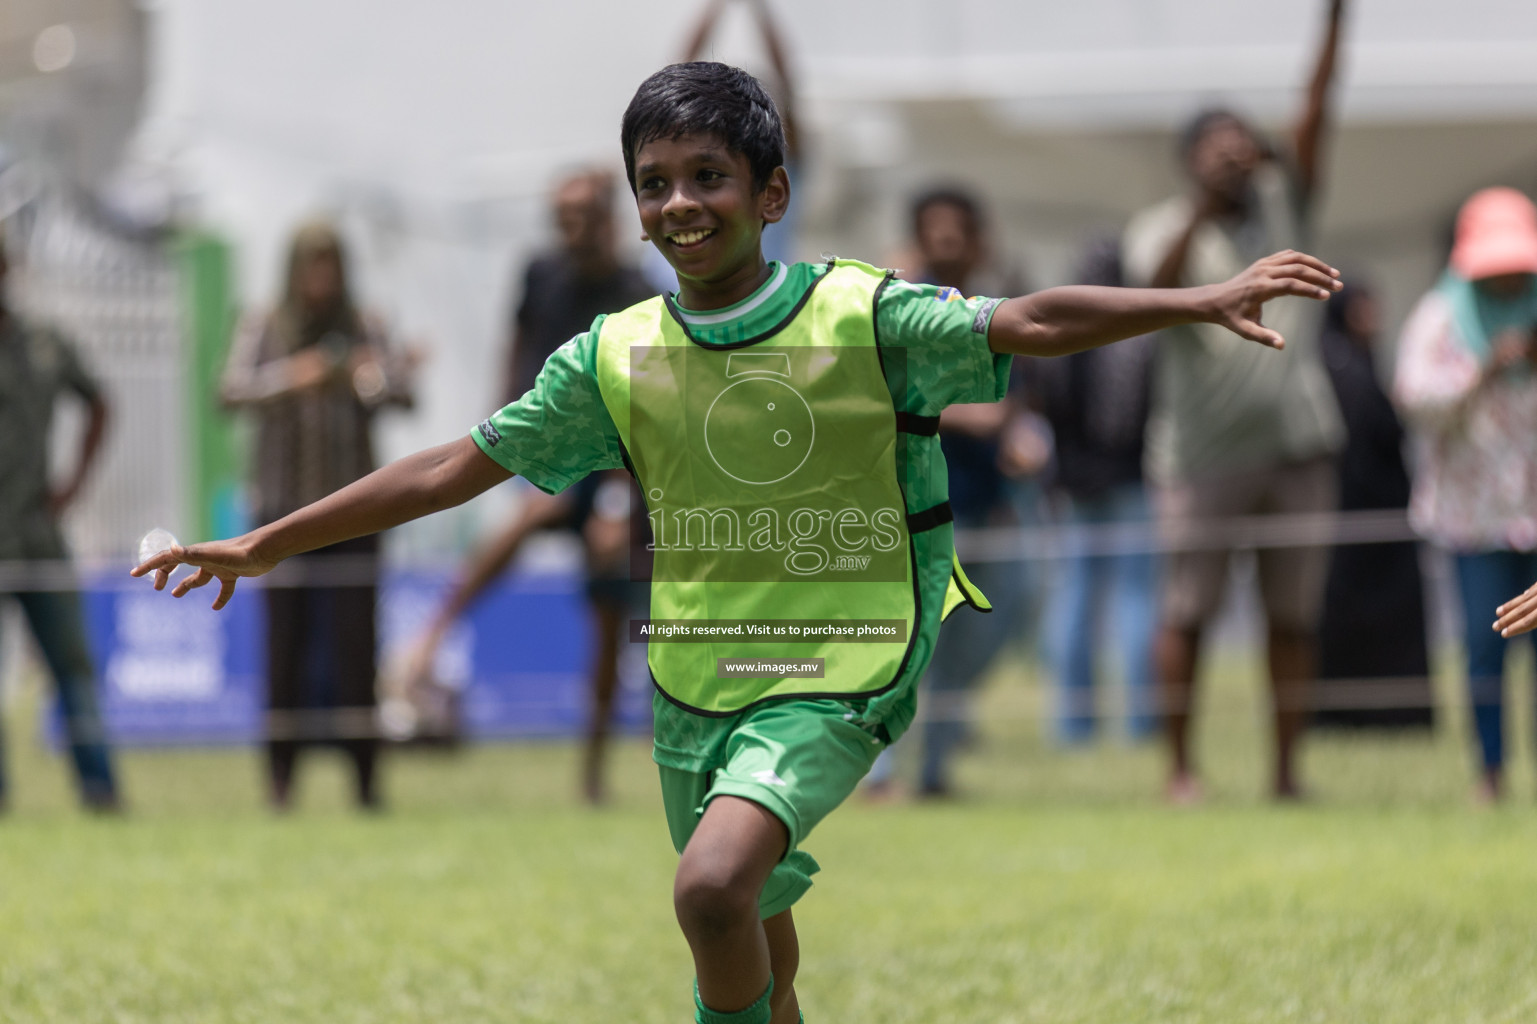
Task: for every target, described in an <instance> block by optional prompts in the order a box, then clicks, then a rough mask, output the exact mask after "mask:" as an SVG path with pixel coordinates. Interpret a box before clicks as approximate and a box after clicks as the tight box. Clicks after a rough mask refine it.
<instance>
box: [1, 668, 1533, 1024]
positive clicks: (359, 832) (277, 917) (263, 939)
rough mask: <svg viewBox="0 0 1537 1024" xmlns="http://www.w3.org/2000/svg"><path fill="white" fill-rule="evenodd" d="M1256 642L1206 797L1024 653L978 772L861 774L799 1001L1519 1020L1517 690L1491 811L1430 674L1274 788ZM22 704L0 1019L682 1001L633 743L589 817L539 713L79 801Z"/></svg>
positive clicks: (174, 768) (177, 778)
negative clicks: (355, 781)
mask: <svg viewBox="0 0 1537 1024" xmlns="http://www.w3.org/2000/svg"><path fill="white" fill-rule="evenodd" d="M1252 672H1253V669H1252V667H1251V666H1249V665H1247V664H1235V665H1232V666H1229V667H1228V669H1227V671H1225V672H1224V673H1223V676H1224V680H1223V682H1222V683H1221V684H1220V685H1215V686H1212V687H1209V689H1210V690H1211V692H1210V694H1209V698H1210V699H1209V700H1208V701H1207V703H1206V705H1205V707H1204V717H1203V724H1202V740H1201V742H1202V750H1203V756H1204V761H1205V765H1206V768H1207V773H1208V776H1209V780H1210V784H1209V791H1210V794H1211V798H1210V799H1209V801H1208V802H1207V803H1206V804H1205V805H1204V806H1202V807H1200V808H1197V809H1191V810H1172V809H1168V808H1165V807H1163V806H1161V805H1160V803H1159V801H1158V799H1157V794H1158V783H1159V779H1160V770H1161V759H1160V757H1159V756H1158V753H1157V752H1156V751H1155V750H1148V749H1131V748H1127V747H1124V746H1118V745H1116V744H1114V743H1110V744H1106V745H1104V746H1101V747H1098V748H1096V749H1093V750H1088V751H1079V752H1072V753H1062V752H1058V751H1055V750H1052V749H1051V748H1050V747H1049V746H1047V745H1045V744H1044V743H1043V742H1042V741H1041V740H1040V738H1039V733H1040V722H1039V720H1038V716H1037V715H1036V710H1037V709H1038V707H1039V704H1040V694H1039V692H1038V690H1037V689H1036V688H1035V686H1034V685H1033V681H1032V678H1031V677H1030V676H1029V675H1028V674H1027V673H1025V672H1023V671H1022V670H1020V669H1017V668H1015V669H1009V670H1005V671H1002V672H1000V673H999V675H998V676H997V677H996V678H995V679H994V680H993V682H992V685H991V686H990V687H989V689H988V691H987V693H986V695H985V698H984V701H983V710H984V713H985V714H986V715H987V720H986V724H985V726H984V729H983V736H982V740H981V742H980V743H979V744H978V745H977V748H976V749H975V750H974V751H972V752H971V753H970V754H969V755H968V756H967V757H966V759H965V761H964V763H963V764H962V766H961V767H962V772H961V782H962V785H963V788H964V790H965V793H966V798H965V799H963V800H960V801H958V802H954V803H950V804H945V805H929V804H900V805H881V806H872V805H869V804H863V803H857V802H856V803H853V804H851V805H850V806H848V807H846V808H845V809H843V810H842V811H840V812H839V813H838V814H836V815H834V817H833V818H832V819H830V820H829V821H828V822H827V823H826V824H824V825H823V826H822V827H821V828H820V829H819V830H818V831H817V833H815V834H814V835H813V836H812V838H811V841H810V842H809V843H808V844H807V846H808V848H809V849H810V850H811V851H812V852H813V853H815V854H816V856H817V857H818V858H819V859H820V860H821V862H822V865H823V874H822V875H821V876H820V880H819V884H818V885H817V887H816V888H815V889H813V890H812V892H811V894H810V895H809V896H808V897H807V898H806V900H805V901H803V903H802V904H801V906H800V907H798V908H797V919H798V921H799V923H800V928H801V933H802V940H803V968H802V973H801V981H800V990H801V993H802V1005H803V1007H804V1008H805V1011H806V1019H807V1020H808V1021H809V1022H811V1024H824V1022H825V1024H830V1022H838V1024H854V1022H867V1021H868V1022H882V1024H899V1022H1006V1021H1007V1022H1015V1021H1018V1022H1025V1021H1029V1022H1036V1021H1040V1022H1047V1021H1050V1022H1075V1021H1083V1022H1088V1021H1094V1022H1101V1021H1102V1022H1123V1021H1202V1022H1205V1021H1210V1022H1219V1021H1220V1022H1224V1024H1231V1022H1245V1021H1266V1022H1270V1021H1350V1022H1364V1021H1383V1022H1434V1021H1448V1022H1449V1021H1458V1022H1465V1021H1512V1022H1516V1021H1529V1020H1534V1019H1537V941H1534V940H1537V811H1534V809H1533V807H1532V803H1533V786H1532V784H1531V776H1532V774H1533V773H1532V770H1531V767H1532V758H1531V754H1530V739H1529V731H1530V730H1529V724H1530V723H1529V722H1527V721H1525V719H1528V718H1529V717H1530V715H1529V713H1527V714H1523V715H1521V716H1520V717H1521V718H1522V719H1523V721H1522V722H1521V726H1522V728H1521V729H1520V730H1518V733H1519V735H1518V741H1517V754H1516V759H1515V763H1514V764H1513V765H1512V768H1513V770H1514V777H1513V782H1514V784H1515V785H1514V789H1515V796H1514V798H1513V800H1512V801H1511V802H1510V804H1509V805H1508V806H1506V807H1503V808H1500V809H1497V810H1493V811H1488V810H1479V809H1476V808H1474V807H1473V806H1471V804H1470V802H1469V800H1468V798H1467V794H1468V791H1469V771H1468V755H1467V748H1466V745H1465V743H1464V742H1463V740H1462V729H1463V726H1462V721H1461V718H1460V716H1458V715H1457V714H1456V708H1455V706H1454V705H1455V702H1454V701H1448V704H1449V707H1450V713H1449V715H1448V717H1447V718H1446V719H1445V720H1444V722H1445V726H1444V728H1443V729H1442V730H1440V731H1439V732H1438V733H1437V734H1436V735H1435V736H1424V735H1422V736H1418V737H1400V738H1395V739H1381V738H1375V739H1374V738H1350V737H1333V736H1324V737H1319V738H1316V739H1315V740H1314V741H1312V743H1311V745H1310V747H1309V749H1308V754H1307V759H1306V778H1307V781H1308V782H1309V784H1310V787H1311V790H1312V792H1313V794H1314V798H1313V800H1312V801H1311V802H1310V803H1309V804H1307V805H1304V806H1301V807H1288V808H1275V807H1272V806H1269V805H1267V804H1266V803H1265V802H1264V801H1263V800H1262V798H1261V794H1262V792H1263V785H1264V763H1265V749H1266V747H1265V743H1264V738H1263V737H1264V733H1263V720H1262V715H1261V711H1260V708H1261V705H1260V704H1259V703H1258V699H1257V698H1258V691H1257V687H1256V684H1255V682H1254V679H1253V676H1252ZM1450 687H1451V683H1448V684H1447V688H1448V691H1449V692H1448V694H1447V696H1448V697H1449V696H1450ZM1517 706H1519V707H1522V708H1530V707H1531V704H1530V702H1529V701H1528V700H1527V695H1526V694H1525V693H1524V692H1523V694H1522V695H1521V703H1520V704H1518V705H1517ZM28 718H29V716H28V715H27V709H26V708H21V709H13V714H12V721H11V730H10V735H11V737H12V745H11V752H10V757H11V766H12V769H13V774H14V776H15V778H14V794H13V807H12V812H11V814H10V815H9V817H8V818H7V819H5V820H3V821H0V1020H3V1021H5V1022H7V1024H13V1022H34V1021H56V1022H69V1024H86V1022H97V1021H101V1022H109V1021H110V1022H114V1024H137V1022H150V1021H154V1022H194V1021H196V1022H222V1021H231V1022H274V1021H283V1022H294V1024H305V1022H326V1024H340V1022H352V1021H357V1022H393V1021H412V1022H415V1021H433V1022H449V1024H458V1022H471V1021H474V1022H488V1021H519V1022H524V1021H527V1022H550V1024H555V1022H572V1021H576V1022H588V1021H591V1022H600V1021H602V1022H609V1021H626V1022H630V1021H636V1022H652V1021H655V1022H662V1021H669V1022H682V1021H686V1020H691V1019H692V1010H691V1005H690V998H689V981H690V976H691V970H690V967H689V961H688V956H687V951H686V948H685V946H684V944H683V941H682V939H681V938H680V937H679V936H678V934H677V932H676V927H675V925H674V923H673V921H672V911H671V903H670V883H671V871H672V868H673V865H674V862H675V857H674V854H673V852H672V850H671V848H670V846H669V844H668V841H667V835H666V831H665V828H664V826H663V822H662V818H661V811H660V803H659V796H658V790H657V785H656V781H655V776H654V773H653V770H652V768H651V765H650V761H649V751H648V749H647V747H646V745H645V744H644V743H642V742H639V741H633V740H632V741H627V742H624V743H623V744H621V745H620V747H619V749H618V750H617V751H616V757H615V762H614V764H613V769H614V771H613V775H614V778H615V781H616V799H615V801H614V806H613V807H612V808H611V809H608V810H604V811H601V812H593V811H589V810H586V809H583V808H581V807H579V806H577V805H576V804H575V802H574V800H573V795H574V793H575V789H576V787H575V752H574V750H573V748H571V747H570V746H568V745H565V744H548V745H543V744H527V745H521V746H499V747H487V748H483V749H478V750H474V751H469V752H465V753H463V754H460V755H456V756H450V757H442V756H430V755H407V756H399V757H397V758H396V759H395V760H394V761H393V762H392V763H391V765H390V767H389V774H388V776H387V786H388V788H387V792H388V794H389V796H390V800H391V804H392V809H391V811H390V812H389V813H388V814H387V815H384V816H381V817H377V818H359V817H356V816H354V815H353V814H352V813H350V812H349V811H348V810H347V807H346V799H345V785H344V782H345V780H344V777H343V773H342V770H341V765H340V763H339V762H337V761H334V760H333V759H331V758H330V757H328V756H318V757H316V758H315V759H314V761H313V762H312V763H311V764H310V765H308V767H309V768H311V770H310V771H309V772H308V773H307V775H306V777H305V779H304V785H303V792H302V793H301V803H302V808H301V810H300V811H298V812H297V813H296V814H294V815H293V816H291V817H289V818H286V819H282V820H275V819H273V818H272V817H270V816H269V815H268V814H266V813H265V812H264V810H263V808H262V806H261V804H260V801H259V799H258V794H259V787H258V785H257V783H258V765H257V762H256V758H255V757H254V755H252V754H251V753H249V752H245V751H218V752H203V751H159V752H139V753H131V754H128V755H126V756H125V757H124V758H123V771H124V775H125V777H126V782H127V789H128V793H129V797H130V799H131V800H132V804H133V812H132V814H131V815H130V816H129V817H127V818H126V819H124V820H93V819H89V818H86V817H84V816H82V815H81V814H80V813H79V812H77V811H75V810H74V808H73V806H72V803H71V800H70V797H69V792H68V789H67V786H66V780H65V777H64V770H63V765H62V764H61V763H60V762H59V761H58V760H57V759H56V758H54V757H53V756H51V755H48V754H45V753H43V752H42V751H40V750H39V749H38V748H37V746H36V744H35V741H33V740H32V739H31V735H30V734H31V732H32V730H31V728H30V726H29V724H28Z"/></svg>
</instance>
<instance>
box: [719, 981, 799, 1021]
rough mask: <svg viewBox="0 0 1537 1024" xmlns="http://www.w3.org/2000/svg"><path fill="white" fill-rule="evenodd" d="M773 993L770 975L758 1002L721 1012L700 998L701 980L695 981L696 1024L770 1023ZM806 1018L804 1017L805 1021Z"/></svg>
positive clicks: (772, 982)
mask: <svg viewBox="0 0 1537 1024" xmlns="http://www.w3.org/2000/svg"><path fill="white" fill-rule="evenodd" d="M773 994H774V979H773V977H772V976H770V978H769V984H768V988H767V989H765V990H764V992H763V995H761V996H759V997H758V1001H757V1002H756V1003H753V1004H752V1005H751V1006H749V1007H748V1008H747V1009H745V1010H738V1011H737V1012H735V1013H721V1012H720V1011H719V1010H712V1009H710V1008H709V1007H708V1006H706V1005H705V1004H704V1000H703V999H700V998H699V982H697V981H695V982H694V1021H695V1024H769V1018H770V1017H772V1016H773V1015H774V1011H773V1010H771V1009H769V996H771V995H773ZM804 1019H805V1018H802V1020H803V1021H804Z"/></svg>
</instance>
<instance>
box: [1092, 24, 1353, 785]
mask: <svg viewBox="0 0 1537 1024" xmlns="http://www.w3.org/2000/svg"><path fill="white" fill-rule="evenodd" d="M1342 7H1343V0H1332V2H1331V3H1330V6H1329V16H1328V26H1327V29H1326V31H1325V33H1324V38H1323V42H1322V46H1321V49H1320V52H1319V55H1318V62H1317V65H1316V68H1315V71H1314V74H1313V79H1312V82H1311V85H1310V88H1309V90H1308V97H1307V103H1306V106H1305V107H1304V110H1303V113H1302V117H1301V119H1300V120H1299V122H1298V124H1297V127H1296V130H1295V136H1294V139H1295V147H1296V148H1295V152H1294V153H1293V154H1292V157H1293V162H1292V163H1291V165H1290V166H1287V165H1286V164H1285V163H1283V161H1282V160H1281V159H1280V158H1278V157H1277V156H1276V155H1275V154H1274V153H1272V152H1271V151H1270V150H1269V148H1268V147H1267V146H1266V145H1265V143H1264V142H1263V141H1262V140H1261V138H1260V137H1259V136H1258V134H1257V133H1256V132H1255V131H1254V130H1253V129H1252V128H1251V127H1250V126H1249V125H1248V124H1246V123H1245V122H1244V121H1243V120H1242V119H1241V118H1240V117H1238V116H1237V115H1236V114H1234V113H1232V112H1230V111H1226V110H1209V111H1206V112H1204V113H1202V114H1200V115H1199V116H1198V117H1196V118H1195V119H1194V120H1193V121H1192V122H1191V123H1190V125H1189V126H1188V127H1187V128H1186V129H1185V131H1184V133H1183V135H1182V137H1181V140H1180V141H1181V156H1182V157H1183V159H1184V164H1185V170H1186V172H1187V174H1188V177H1189V181H1190V186H1191V188H1190V191H1189V193H1188V194H1186V195H1181V196H1176V197H1173V198H1171V199H1168V200H1166V201H1164V202H1162V203H1159V204H1158V205H1157V206H1154V207H1152V208H1150V209H1147V210H1144V211H1143V212H1142V213H1140V214H1138V215H1137V216H1136V217H1135V218H1133V219H1132V221H1131V223H1130V224H1129V225H1128V226H1127V229H1126V233H1125V236H1124V238H1123V240H1122V255H1123V259H1124V263H1125V267H1126V276H1127V279H1128V280H1127V284H1129V285H1134V286H1137V285H1140V286H1149V287H1154V288H1168V287H1175V286H1181V285H1186V286H1188V285H1202V284H1209V283H1215V282H1218V281H1223V280H1226V279H1227V278H1229V277H1231V276H1232V274H1233V273H1234V272H1235V271H1236V270H1238V269H1241V268H1242V267H1244V266H1246V265H1248V263H1250V262H1252V261H1253V260H1254V259H1255V258H1257V257H1258V256H1261V255H1264V254H1265V253H1269V252H1274V251H1276V250H1277V249H1289V248H1290V249H1302V248H1303V247H1304V246H1305V244H1306V243H1307V238H1306V225H1307V214H1308V209H1309V205H1310V200H1311V199H1312V196H1313V195H1314V193H1315V192H1316V190H1317V185H1318V163H1319V160H1318V151H1319V142H1320V139H1321V137H1322V131H1323V124H1324V121H1325V114H1326V109H1327V102H1326V101H1327V98H1328V94H1329V85H1330V82H1331V80H1332V78H1333V73H1334V64H1335V53H1336V50H1337V47H1338V41H1339V26H1340V16H1341V13H1342V12H1341V9H1342ZM1319 313H1320V311H1319V310H1318V308H1317V306H1316V304H1314V303H1311V302H1309V301H1308V300H1305V299H1302V298H1296V297H1287V298H1281V299H1276V300H1275V301H1273V302H1271V303H1268V304H1267V305H1266V306H1265V311H1264V315H1265V325H1266V326H1267V327H1270V328H1272V329H1274V330H1276V331H1279V332H1280V333H1281V335H1282V336H1283V337H1285V338H1286V350H1285V352H1283V353H1281V354H1279V355H1278V354H1277V353H1274V352H1270V351H1267V350H1265V349H1263V348H1260V347H1257V346H1254V345H1246V344H1244V342H1243V341H1242V340H1241V339H1239V338H1237V337H1236V336H1233V335H1231V334H1226V333H1225V332H1223V331H1222V330H1220V329H1213V328H1208V327H1206V326H1204V325H1196V326H1188V327H1178V328H1173V329H1171V330H1169V331H1166V332H1164V335H1163V337H1162V338H1161V340H1160V344H1159V353H1158V357H1157V365H1156V369H1155V373H1154V386H1153V404H1152V412H1151V414H1150V417H1149V421H1148V428H1147V449H1146V471H1147V476H1148V478H1149V480H1151V481H1152V482H1153V484H1154V485H1155V487H1156V488H1157V504H1158V516H1159V522H1160V526H1161V528H1162V530H1163V533H1164V536H1165V537H1166V539H1167V540H1168V541H1169V542H1170V543H1171V544H1172V545H1173V546H1174V547H1175V548H1176V550H1175V551H1173V552H1172V553H1171V555H1170V558H1169V559H1168V562H1167V563H1166V568H1165V577H1164V586H1163V595H1162V601H1161V610H1160V617H1161V624H1160V628H1159V635H1158V641H1157V651H1156V658H1157V663H1158V669H1159V675H1160V676H1161V679H1162V685H1163V699H1164V710H1165V715H1166V718H1165V721H1166V730H1167V735H1168V740H1169V744H1170V747H1171V752H1172V755H1173V766H1172V774H1171V777H1170V781H1169V796H1170V798H1171V799H1173V800H1175V801H1178V802H1187V801H1190V800H1194V799H1196V798H1198V796H1199V789H1198V787H1197V783H1196V779H1195V773H1194V768H1193V766H1192V763H1191V758H1190V751H1189V742H1188V736H1189V725H1190V709H1191V699H1192V687H1193V682H1194V679H1195V670H1196V663H1197V659H1198V656H1199V653H1200V643H1201V634H1202V631H1203V629H1204V627H1205V626H1206V624H1207V623H1209V622H1210V620H1211V619H1212V617H1213V616H1214V615H1215V613H1216V611H1217V609H1218V607H1219V604H1220V602H1221V599H1222V590H1223V585H1224V583H1225V581H1226V577H1227V560H1228V551H1226V550H1184V551H1181V550H1177V549H1178V548H1180V547H1181V546H1185V545H1191V542H1192V541H1193V540H1196V539H1199V538H1200V537H1201V536H1202V534H1203V532H1204V531H1203V530H1202V527H1201V524H1202V522H1205V521H1210V520H1214V519H1222V518H1226V517H1230V516H1249V515H1265V514H1284V513H1299V512H1300V513H1305V512H1326V511H1331V510H1333V509H1334V507H1335V501H1336V496H1335V494H1336V483H1335V470H1334V465H1333V457H1334V453H1335V452H1336V451H1338V450H1339V448H1340V446H1341V444H1342V443H1343V439H1344V427H1343V423H1342V421H1341V418H1340V413H1339V409H1338V406H1337V405H1336V403H1335V398H1334V393H1333V391H1332V390H1331V388H1330V385H1329V378H1328V375H1327V373H1326V372H1325V371H1324V367H1323V364H1322V362H1321V360H1320V357H1319V352H1318V336H1319V326H1320V319H1321V318H1320V315H1319ZM1328 557H1329V552H1328V549H1327V548H1322V547H1319V548H1309V549H1303V550H1298V549H1295V548H1292V549H1285V550H1279V549H1272V550H1265V551H1260V552H1259V554H1258V561H1259V581H1260V589H1261V592H1262V596H1263V598H1264V603H1265V611H1266V619H1267V625H1268V660H1269V669H1270V678H1271V685H1272V690H1273V693H1274V699H1275V775H1274V785H1275V795H1276V796H1277V797H1279V798H1290V797H1296V796H1298V795H1299V788H1298V784H1297V779H1296V772H1295V765H1294V752H1295V747H1296V742H1297V739H1298V737H1299V736H1300V734H1301V732H1302V729H1303V726H1304V725H1305V723H1306V714H1307V708H1306V705H1307V700H1308V684H1309V680H1311V678H1312V676H1313V674H1314V667H1313V662H1314V654H1313V649H1314V635H1315V632H1316V628H1317V622H1316V620H1317V616H1318V611H1319V605H1320V602H1321V600H1322V595H1323V584H1324V579H1325V575H1326V573H1327V568H1328Z"/></svg>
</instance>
